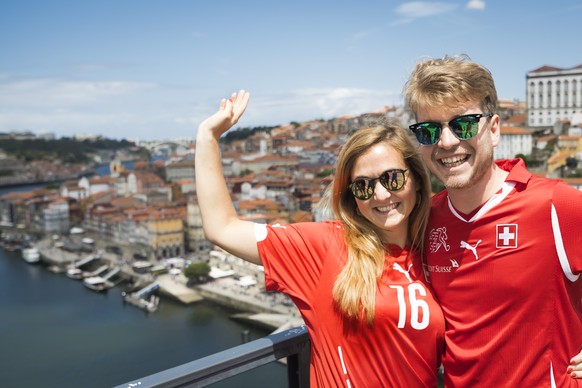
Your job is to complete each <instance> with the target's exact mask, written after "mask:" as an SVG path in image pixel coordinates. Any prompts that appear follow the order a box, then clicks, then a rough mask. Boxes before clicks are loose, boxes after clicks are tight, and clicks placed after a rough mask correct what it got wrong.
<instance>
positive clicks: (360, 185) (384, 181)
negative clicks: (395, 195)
mask: <svg viewBox="0 0 582 388" xmlns="http://www.w3.org/2000/svg"><path fill="white" fill-rule="evenodd" d="M406 171H408V170H401V169H394V170H387V171H384V172H383V173H382V175H380V176H379V177H378V178H373V179H368V178H358V179H356V180H355V181H353V182H352V183H350V185H349V186H348V188H349V189H350V190H352V194H353V195H354V197H356V198H357V199H360V200H362V201H365V200H367V199H370V198H372V195H374V189H375V188H376V181H379V182H380V184H381V185H382V186H383V187H384V188H385V189H386V190H388V191H397V190H400V189H402V188H403V187H404V184H405V183H406V174H405V173H406Z"/></svg>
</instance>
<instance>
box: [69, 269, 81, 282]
mask: <svg viewBox="0 0 582 388" xmlns="http://www.w3.org/2000/svg"><path fill="white" fill-rule="evenodd" d="M67 277H70V278H71V279H75V280H81V279H83V271H82V270H81V268H77V267H71V268H68V269H67Z"/></svg>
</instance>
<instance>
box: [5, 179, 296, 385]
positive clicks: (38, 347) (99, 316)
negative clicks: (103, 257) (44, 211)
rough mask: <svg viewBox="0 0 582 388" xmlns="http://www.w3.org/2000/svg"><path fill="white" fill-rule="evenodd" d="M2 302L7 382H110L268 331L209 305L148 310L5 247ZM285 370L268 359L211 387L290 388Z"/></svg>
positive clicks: (165, 303) (169, 303) (175, 304)
mask: <svg viewBox="0 0 582 388" xmlns="http://www.w3.org/2000/svg"><path fill="white" fill-rule="evenodd" d="M10 190H11V191H14V189H10ZM2 191H6V190H2ZM1 194H2V193H0V195H1ZM0 306H1V307H0V386H2V387H14V388H18V387H43V388H57V387H58V388H63V387H84V388H90V387H96V388H103V387H112V386H116V385H121V384H124V383H126V382H130V381H132V380H135V379H138V378H140V377H144V376H147V375H150V374H153V373H156V372H160V371H162V370H165V369H168V368H172V367H174V366H178V365H181V364H184V363H187V362H190V361H193V360H195V359H198V358H201V357H204V356H206V355H209V354H212V353H215V352H218V351H221V350H224V349H227V348H230V347H233V346H237V345H239V344H241V341H242V333H243V332H244V331H245V330H249V331H250V338H251V339H257V338H260V337H263V336H265V335H267V334H268V333H267V332H265V331H262V330H260V329H257V328H254V327H251V326H247V325H244V324H242V323H239V322H237V321H233V320H232V319H230V318H229V316H230V314H231V313H232V311H228V310H226V309H224V308H222V307H220V306H217V305H214V304H211V303H207V302H201V303H196V304H194V305H188V306H185V305H182V304H180V303H178V302H173V301H172V300H169V299H167V298H162V300H161V302H160V308H159V309H158V310H157V311H156V312H155V313H152V314H146V313H145V312H144V311H142V310H140V309H138V308H136V307H133V306H131V305H126V304H124V303H123V302H122V297H121V289H120V288H113V289H110V290H109V291H107V292H106V293H96V292H94V291H91V290H89V289H87V288H86V287H84V286H83V285H82V283H81V282H80V281H75V280H72V279H69V278H67V277H66V276H65V275H64V274H54V273H52V272H49V271H47V270H46V269H45V267H44V266H43V265H37V264H28V263H26V262H25V261H24V260H22V259H21V258H20V255H19V254H17V253H13V252H5V251H3V250H1V249H0ZM286 374H287V370H286V367H285V366H283V365H281V364H279V363H271V364H268V365H265V366H262V367H259V368H256V369H254V370H252V371H250V372H246V373H244V374H241V375H238V376H235V377H233V378H230V379H228V380H225V381H222V382H219V383H216V384H214V385H212V386H213V387H220V388H226V387H286V386H287V377H286Z"/></svg>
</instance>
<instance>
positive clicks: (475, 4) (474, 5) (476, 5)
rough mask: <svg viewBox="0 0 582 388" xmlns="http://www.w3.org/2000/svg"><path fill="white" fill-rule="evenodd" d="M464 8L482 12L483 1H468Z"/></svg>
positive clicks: (483, 7)
mask: <svg viewBox="0 0 582 388" xmlns="http://www.w3.org/2000/svg"><path fill="white" fill-rule="evenodd" d="M465 8H467V9H474V10H477V11H483V10H484V9H485V0H469V2H468V3H467V5H466V6H465Z"/></svg>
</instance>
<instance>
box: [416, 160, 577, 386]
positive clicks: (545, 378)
mask: <svg viewBox="0 0 582 388" xmlns="http://www.w3.org/2000/svg"><path fill="white" fill-rule="evenodd" d="M498 164H499V166H500V167H501V168H503V169H505V170H508V171H509V175H508V177H507V179H506V182H505V185H504V188H503V189H502V191H501V192H499V193H497V194H496V195H494V196H493V197H492V198H491V200H489V201H488V202H487V203H485V204H484V205H483V206H482V207H481V208H480V209H479V210H478V211H477V212H476V213H474V214H471V215H469V216H467V217H470V219H469V220H467V219H466V218H465V217H463V215H461V214H459V213H458V212H457V211H456V210H455V209H454V208H453V206H452V204H451V203H450V202H449V201H448V196H447V193H446V192H441V193H439V194H437V195H436V196H435V197H434V198H433V200H432V209H431V215H430V220H429V225H428V228H427V240H426V251H427V266H426V270H427V273H428V276H429V279H430V281H431V283H432V286H433V288H434V290H435V293H436V295H437V297H438V300H439V301H440V303H441V307H442V309H443V313H444V315H445V319H446V322H447V331H446V335H445V338H446V351H445V355H444V357H443V366H444V370H445V385H446V386H447V387H475V386H479V387H517V386H520V387H550V386H552V387H554V386H557V387H566V386H582V380H574V379H572V378H571V377H569V376H567V375H566V368H567V366H568V363H569V360H570V359H571V358H572V357H573V356H574V355H576V354H578V352H579V351H580V347H581V346H582V277H581V276H580V272H581V271H582V226H581V225H582V192H581V191H578V190H575V189H574V188H572V187H570V186H568V185H566V184H565V183H563V182H560V181H557V180H550V179H545V178H539V177H536V176H533V175H532V174H531V173H529V172H528V171H527V170H526V169H525V166H524V164H523V162H522V161H521V160H519V159H515V160H511V161H499V162H498Z"/></svg>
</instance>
